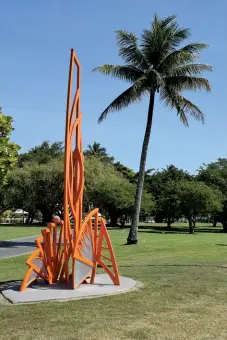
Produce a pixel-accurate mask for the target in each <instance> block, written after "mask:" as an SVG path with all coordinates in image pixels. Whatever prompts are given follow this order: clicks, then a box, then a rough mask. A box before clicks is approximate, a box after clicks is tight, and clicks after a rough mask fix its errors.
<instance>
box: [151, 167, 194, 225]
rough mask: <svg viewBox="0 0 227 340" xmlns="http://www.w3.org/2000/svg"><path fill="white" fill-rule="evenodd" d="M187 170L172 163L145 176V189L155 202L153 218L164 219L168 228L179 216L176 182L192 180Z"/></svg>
mask: <svg viewBox="0 0 227 340" xmlns="http://www.w3.org/2000/svg"><path fill="white" fill-rule="evenodd" d="M192 179H193V176H191V175H190V174H189V173H188V172H187V171H184V170H182V169H178V168H177V167H175V166H174V165H169V166H167V168H166V169H162V170H161V171H156V172H154V173H153V174H151V175H150V176H149V177H147V179H146V182H145V187H146V190H147V191H148V192H149V193H151V194H152V196H153V197H154V198H155V202H156V211H155V220H156V222H163V220H166V222H167V226H168V228H170V227H171V224H172V223H173V222H174V221H175V220H176V219H177V218H179V214H180V212H179V197H178V183H179V181H182V180H192Z"/></svg>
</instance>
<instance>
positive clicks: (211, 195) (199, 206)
mask: <svg viewBox="0 0 227 340" xmlns="http://www.w3.org/2000/svg"><path fill="white" fill-rule="evenodd" d="M179 188H180V210H181V213H182V214H183V215H184V216H185V217H186V218H187V219H188V222H189V233H190V234H192V233H193V232H194V224H193V221H195V220H196V217H198V216H202V215H204V214H213V213H216V212H218V211H221V209H222V201H223V197H222V194H221V192H220V191H218V190H216V189H213V188H211V187H209V186H207V185H206V184H204V183H202V182H195V181H193V182H192V181H184V182H182V183H179Z"/></svg>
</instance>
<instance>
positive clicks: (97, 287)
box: [2, 274, 136, 303]
mask: <svg viewBox="0 0 227 340" xmlns="http://www.w3.org/2000/svg"><path fill="white" fill-rule="evenodd" d="M135 286H136V281H135V280H133V279H129V278H127V277H123V276H121V277H120V286H114V284H113V283H112V281H111V279H110V278H109V276H108V275H106V274H99V275H96V278H95V283H94V284H89V283H88V284H82V285H80V287H79V288H77V289H75V290H73V289H71V288H66V287H65V285H64V284H62V283H55V284H51V285H49V284H46V283H43V282H40V283H38V284H34V285H31V286H30V287H29V288H27V289H26V291H25V292H20V291H19V289H20V285H19V284H18V283H17V284H14V285H11V287H8V288H7V289H4V290H2V294H3V296H4V297H5V298H6V299H7V300H9V301H10V302H12V303H33V302H41V301H52V300H53V301H54V300H59V301H60V300H72V299H82V298H90V297H95V296H103V295H111V294H119V293H124V292H126V291H128V290H131V289H133V288H135Z"/></svg>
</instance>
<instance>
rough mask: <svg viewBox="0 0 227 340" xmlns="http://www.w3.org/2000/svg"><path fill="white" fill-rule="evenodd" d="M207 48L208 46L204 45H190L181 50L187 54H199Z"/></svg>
mask: <svg viewBox="0 0 227 340" xmlns="http://www.w3.org/2000/svg"><path fill="white" fill-rule="evenodd" d="M208 47H209V45H208V44H205V43H192V44H188V45H186V46H184V47H183V48H182V49H181V50H182V51H185V52H189V53H199V52H201V51H202V50H204V49H205V48H208Z"/></svg>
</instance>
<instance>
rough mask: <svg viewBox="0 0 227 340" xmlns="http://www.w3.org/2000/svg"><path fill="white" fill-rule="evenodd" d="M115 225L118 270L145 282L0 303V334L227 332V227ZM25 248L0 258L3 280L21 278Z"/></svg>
mask: <svg viewBox="0 0 227 340" xmlns="http://www.w3.org/2000/svg"><path fill="white" fill-rule="evenodd" d="M127 232H128V231H127V230H116V231H110V235H111V239H112V242H113V246H114V249H115V252H116V257H117V261H118V264H119V269H120V274H121V275H125V276H128V277H132V278H135V279H136V280H138V281H139V282H143V284H144V286H143V287H142V288H139V289H138V290H134V291H131V292H128V293H125V294H120V295H115V296H109V297H103V298H95V299H84V300H77V301H69V302H51V303H50V302H46V303H40V304H30V305H11V304H5V305H4V304H2V305H1V306H0V320H1V332H0V339H10V340H16V339H20V340H25V339H26V340H27V339H40V340H42V339H46V338H48V339H62V338H64V339H80V340H87V339H89V340H93V339H103V340H118V339H119V340H120V339H122V340H123V339H137V340H140V339H143V340H144V339H149V340H173V339H174V340H178V339H179V340H184V339H187V340H188V339H190V340H191V339H192V340H214V339H215V340H221V339H223V340H224V339H225V340H226V339H227V335H226V334H227V323H226V306H227V235H225V234H222V233H204V232H200V233H197V234H195V235H188V234H186V233H177V232H176V233H157V232H156V231H155V232H154V230H152V229H146V230H141V231H140V232H139V237H140V244H139V246H123V243H124V242H125V240H126V237H127ZM25 259H26V256H21V257H17V258H10V259H2V260H0V281H1V282H7V281H10V280H19V279H22V277H23V274H24V272H25V270H26V267H25V264H24V261H25Z"/></svg>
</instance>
